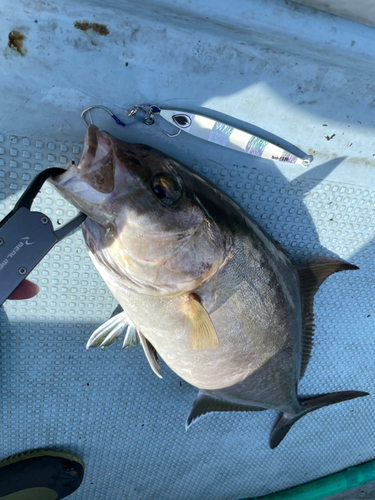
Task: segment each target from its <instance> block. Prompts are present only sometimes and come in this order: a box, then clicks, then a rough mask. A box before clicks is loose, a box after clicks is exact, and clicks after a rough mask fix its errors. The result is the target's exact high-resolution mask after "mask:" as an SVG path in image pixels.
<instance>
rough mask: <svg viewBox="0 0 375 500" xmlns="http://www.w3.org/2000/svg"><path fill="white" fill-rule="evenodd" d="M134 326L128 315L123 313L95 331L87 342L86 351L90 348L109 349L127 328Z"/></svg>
mask: <svg viewBox="0 0 375 500" xmlns="http://www.w3.org/2000/svg"><path fill="white" fill-rule="evenodd" d="M132 326H133V324H132V323H131V322H130V320H129V318H128V317H127V315H126V313H125V312H121V313H119V314H117V315H116V316H114V317H112V318H110V319H109V320H108V321H106V322H105V323H103V324H102V325H101V326H99V328H97V329H96V330H95V332H94V333H93V334H92V335H91V337H90V338H89V340H88V341H87V344H86V349H89V348H90V347H102V348H103V347H107V346H109V345H111V344H112V343H113V342H114V341H115V340H116V339H117V337H118V336H119V335H121V333H122V332H123V331H124V330H125V329H126V328H129V327H132ZM125 338H126V337H125Z"/></svg>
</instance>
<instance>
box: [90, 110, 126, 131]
mask: <svg viewBox="0 0 375 500" xmlns="http://www.w3.org/2000/svg"><path fill="white" fill-rule="evenodd" d="M95 108H100V109H103V110H104V111H106V112H107V113H108V114H109V115H111V117H112V118H113V119H114V120H115V122H116V123H117V125H121V126H122V127H126V126H127V125H126V123H124V122H122V121H121V120H120V119H119V118H117V116H116V115H115V114H113V113H112V111H110V110H109V109H108V108H106V107H105V106H99V105H96V106H89V107H88V108H86V109H84V110H83V111H82V113H81V119H82V121H83V123H84V125H85V126H86V127H89V124H88V123H87V121H86V118H85V114H86V113H90V110H91V109H95ZM90 119H91V115H90ZM91 122H92V120H91Z"/></svg>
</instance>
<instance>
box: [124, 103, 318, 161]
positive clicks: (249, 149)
mask: <svg viewBox="0 0 375 500" xmlns="http://www.w3.org/2000/svg"><path fill="white" fill-rule="evenodd" d="M138 111H142V112H143V113H144V114H145V115H146V116H147V118H146V119H147V121H148V124H151V123H150V122H151V121H152V123H153V118H154V116H155V115H160V116H161V117H162V118H164V119H165V120H167V122H169V123H173V125H175V126H176V127H177V128H178V129H179V130H178V131H177V132H176V133H175V134H168V133H167V132H165V133H166V134H167V135H168V136H169V137H177V136H178V135H179V134H180V133H181V131H184V132H187V133H188V134H190V135H193V136H195V137H198V138H199V139H203V140H205V141H208V142H213V143H214V144H219V145H220V146H224V147H225V148H229V149H234V150H235V151H240V152H241V153H246V154H249V155H251V156H258V157H260V158H265V159H267V160H274V161H282V162H286V163H295V164H298V165H302V166H303V167H308V166H309V165H310V160H308V159H303V158H299V157H298V156H295V155H293V154H292V153H290V152H289V151H286V150H285V149H283V148H280V147H279V146H276V144H272V143H271V142H269V141H267V140H265V139H262V138H261V137H258V136H256V135H253V134H249V133H248V132H245V131H244V130H241V129H238V128H236V127H232V126H231V125H228V124H227V123H223V122H219V121H216V120H213V119H212V118H208V117H207V116H203V115H198V114H193V113H187V112H186V111H173V110H170V109H161V108H159V106H155V105H151V106H134V109H132V110H131V112H130V113H129V116H130V117H132V118H134V116H135V115H136V113H137V112H138Z"/></svg>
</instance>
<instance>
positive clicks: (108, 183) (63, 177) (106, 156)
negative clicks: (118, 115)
mask: <svg viewBox="0 0 375 500" xmlns="http://www.w3.org/2000/svg"><path fill="white" fill-rule="evenodd" d="M114 174H115V162H114V158H113V144H112V139H111V136H110V135H109V134H107V133H106V132H99V129H98V127H96V126H95V125H90V126H89V127H88V129H87V132H86V136H85V142H84V147H83V153H82V156H81V159H80V161H79V164H78V165H77V166H76V165H74V164H73V163H72V164H71V165H69V166H68V167H67V170H66V172H64V173H63V174H60V175H56V176H55V177H52V182H53V183H55V184H57V185H60V186H62V185H63V184H65V183H66V181H67V180H68V179H71V178H72V177H78V179H80V180H81V181H83V182H85V183H86V184H88V186H90V187H91V188H93V189H94V190H95V191H97V192H99V193H103V194H109V193H112V191H113V190H114V187H115V175H114Z"/></svg>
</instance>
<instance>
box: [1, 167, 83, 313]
mask: <svg viewBox="0 0 375 500" xmlns="http://www.w3.org/2000/svg"><path fill="white" fill-rule="evenodd" d="M64 172H65V170H64V169H62V168H49V169H47V170H44V171H43V172H41V173H40V174H39V175H37V176H36V177H35V179H34V180H33V182H32V183H31V184H30V186H29V187H28V188H27V189H26V191H25V192H24V194H23V195H22V196H21V198H20V199H19V201H18V202H17V204H16V206H15V207H14V209H13V210H12V211H11V212H10V213H9V214H8V215H7V216H6V217H5V218H4V219H3V220H2V221H1V222H0V305H2V304H3V303H4V301H5V300H6V299H7V298H8V297H9V295H10V294H11V293H12V292H13V291H14V290H15V289H16V288H17V286H18V285H19V284H20V283H21V282H22V281H23V280H24V279H25V278H26V276H27V275H28V274H29V273H30V272H31V271H32V270H33V269H34V267H35V266H36V265H37V264H38V263H39V262H40V261H41V260H42V258H43V257H44V256H45V255H46V254H47V253H48V252H49V251H50V250H51V248H52V247H53V246H54V245H55V244H56V243H57V242H58V241H61V240H62V239H63V238H65V236H68V234H70V233H71V232H72V231H74V230H75V229H76V228H77V227H78V226H79V225H80V224H82V222H83V221H84V220H85V219H86V215H85V214H83V213H80V214H78V215H77V216H76V217H75V218H74V219H73V220H71V221H70V222H68V223H67V224H65V226H63V227H62V228H61V229H59V230H58V231H55V230H54V228H53V225H52V222H51V221H50V219H49V218H48V217H47V216H46V215H45V214H42V213H40V212H32V211H31V210H30V209H31V205H32V203H33V201H34V198H35V197H36V195H37V194H38V192H39V190H40V189H41V187H42V186H43V184H44V182H45V181H46V180H47V179H48V178H49V177H51V176H53V175H58V174H62V173H64Z"/></svg>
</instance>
